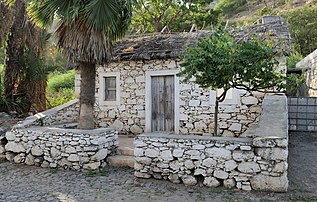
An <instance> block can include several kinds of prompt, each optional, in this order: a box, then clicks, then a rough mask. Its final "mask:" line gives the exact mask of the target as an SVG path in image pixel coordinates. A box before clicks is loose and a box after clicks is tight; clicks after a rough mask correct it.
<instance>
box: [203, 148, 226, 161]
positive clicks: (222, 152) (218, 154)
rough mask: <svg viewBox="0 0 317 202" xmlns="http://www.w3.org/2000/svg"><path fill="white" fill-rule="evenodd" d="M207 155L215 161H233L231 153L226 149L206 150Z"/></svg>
mask: <svg viewBox="0 0 317 202" xmlns="http://www.w3.org/2000/svg"><path fill="white" fill-rule="evenodd" d="M206 155H207V156H208V157H212V158H215V159H224V160H230V159H231V151H230V150H227V149H224V148H217V147H214V148H210V149H209V148H208V149H206Z"/></svg>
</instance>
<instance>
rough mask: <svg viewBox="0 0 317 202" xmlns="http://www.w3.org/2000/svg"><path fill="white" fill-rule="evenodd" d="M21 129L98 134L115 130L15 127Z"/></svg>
mask: <svg viewBox="0 0 317 202" xmlns="http://www.w3.org/2000/svg"><path fill="white" fill-rule="evenodd" d="M14 129H18V130H20V131H42V132H43V133H44V132H58V133H79V134H89V135H98V134H100V133H103V132H110V131H115V129H112V128H96V129H93V130H80V129H68V128H58V127H54V126H50V127H30V128H14Z"/></svg>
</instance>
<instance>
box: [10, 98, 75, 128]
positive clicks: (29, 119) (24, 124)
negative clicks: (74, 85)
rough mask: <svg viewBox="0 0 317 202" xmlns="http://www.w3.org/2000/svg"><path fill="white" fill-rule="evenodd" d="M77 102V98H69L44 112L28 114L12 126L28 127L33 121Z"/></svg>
mask: <svg viewBox="0 0 317 202" xmlns="http://www.w3.org/2000/svg"><path fill="white" fill-rule="evenodd" d="M77 103H79V99H74V100H71V101H69V102H67V103H65V104H62V105H59V106H56V107H54V108H52V109H49V110H46V111H44V112H40V113H37V114H35V115H33V116H29V117H27V118H26V119H25V120H24V121H22V122H19V123H18V124H16V125H14V126H13V127H12V128H25V127H28V126H31V125H33V124H34V123H35V122H37V121H39V120H41V119H43V118H45V117H48V116H50V115H54V114H56V113H57V112H58V111H61V110H63V109H67V108H68V107H70V106H72V105H75V104H77Z"/></svg>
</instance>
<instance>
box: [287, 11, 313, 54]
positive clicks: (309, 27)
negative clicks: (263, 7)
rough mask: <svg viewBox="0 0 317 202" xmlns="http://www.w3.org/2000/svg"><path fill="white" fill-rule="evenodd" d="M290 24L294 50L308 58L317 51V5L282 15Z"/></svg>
mask: <svg viewBox="0 0 317 202" xmlns="http://www.w3.org/2000/svg"><path fill="white" fill-rule="evenodd" d="M282 15H283V16H284V17H285V18H286V19H287V20H288V22H289V23H290V31H291V36H292V38H293V39H294V42H295V46H294V48H295V49H296V51H298V52H299V53H300V54H301V55H303V56H307V55H308V54H310V53H311V52H313V51H314V50H316V49H317V34H316V33H317V20H316V19H317V5H314V6H304V7H301V8H298V9H295V10H290V11H286V12H284V13H282Z"/></svg>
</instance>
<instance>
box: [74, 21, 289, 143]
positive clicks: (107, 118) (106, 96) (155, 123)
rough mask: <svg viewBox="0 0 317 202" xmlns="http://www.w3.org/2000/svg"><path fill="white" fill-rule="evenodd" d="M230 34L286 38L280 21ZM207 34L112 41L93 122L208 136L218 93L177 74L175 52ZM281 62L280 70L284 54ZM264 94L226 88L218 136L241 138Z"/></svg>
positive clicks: (100, 73) (124, 130)
mask: <svg viewBox="0 0 317 202" xmlns="http://www.w3.org/2000/svg"><path fill="white" fill-rule="evenodd" d="M232 33H233V34H234V35H235V36H236V37H237V38H243V37H246V36H248V35H250V33H255V34H258V35H260V36H263V35H265V34H268V33H270V34H271V36H274V37H275V38H276V39H281V38H282V39H283V40H285V39H289V35H287V34H288V28H287V24H286V23H284V22H282V21H281V20H279V21H273V22H272V21H270V22H269V23H266V24H259V25H255V26H252V27H245V28H243V29H239V30H233V31H232ZM208 34H210V32H203V31H200V32H194V33H178V34H153V35H148V36H143V37H136V38H130V39H125V40H123V41H120V42H119V43H117V44H116V45H115V47H114V55H113V62H111V63H109V64H107V65H104V66H99V67H98V69H97V77H96V107H95V114H96V125H97V126H98V127H112V128H116V129H117V130H118V131H119V133H121V134H141V133H144V132H155V131H164V132H171V133H175V134H182V135H187V134H194V135H209V136H212V135H213V132H214V123H213V117H214V103H215V97H216V93H217V92H215V91H212V90H207V89H203V88H200V87H199V86H198V85H197V84H195V83H193V82H187V83H185V82H183V78H182V77H178V76H177V73H179V72H180V71H181V67H180V64H181V63H182V59H181V58H180V55H181V54H182V53H184V52H185V49H186V47H188V46H195V44H196V42H197V40H198V38H201V37H204V36H206V35H208ZM280 60H281V64H282V65H281V66H282V68H284V67H285V62H284V56H281V57H280ZM78 80H79V79H77V81H78ZM76 83H77V84H76V86H77V87H78V86H79V82H76ZM219 91H220V90H219ZM218 93H219V92H218ZM263 97H264V95H263V94H259V93H254V94H252V95H250V94H249V93H246V92H244V91H240V90H237V89H231V90H230V92H229V93H228V95H227V97H226V100H225V101H224V102H223V103H221V104H220V107H219V115H218V123H219V124H218V131H219V132H218V133H219V135H220V136H226V137H239V136H241V135H242V134H243V133H244V132H245V131H246V130H247V128H248V127H250V125H252V124H253V123H255V122H257V121H258V117H259V115H260V114H261V110H262V109H261V104H262V100H263Z"/></svg>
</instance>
